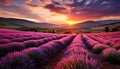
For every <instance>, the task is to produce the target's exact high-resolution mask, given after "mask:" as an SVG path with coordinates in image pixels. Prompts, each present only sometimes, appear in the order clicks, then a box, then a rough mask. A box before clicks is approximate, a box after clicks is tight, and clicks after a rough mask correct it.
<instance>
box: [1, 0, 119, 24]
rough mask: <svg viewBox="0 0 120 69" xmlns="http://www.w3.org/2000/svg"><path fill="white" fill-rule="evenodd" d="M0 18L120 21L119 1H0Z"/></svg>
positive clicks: (53, 21) (56, 22) (44, 20)
mask: <svg viewBox="0 0 120 69" xmlns="http://www.w3.org/2000/svg"><path fill="white" fill-rule="evenodd" d="M0 17H7V18H20V19H27V20H31V21H35V22H49V23H55V24H74V23H79V22H83V21H88V20H107V19H120V0H0Z"/></svg>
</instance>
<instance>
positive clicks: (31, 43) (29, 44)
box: [24, 40, 39, 48]
mask: <svg viewBox="0 0 120 69" xmlns="http://www.w3.org/2000/svg"><path fill="white" fill-rule="evenodd" d="M24 44H25V46H26V47H27V48H29V47H36V46H38V45H39V43H38V41H35V40H28V41H24Z"/></svg>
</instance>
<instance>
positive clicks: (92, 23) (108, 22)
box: [74, 20, 120, 28]
mask: <svg viewBox="0 0 120 69" xmlns="http://www.w3.org/2000/svg"><path fill="white" fill-rule="evenodd" d="M118 23H120V20H102V21H86V22H82V23H78V24H75V25H74V28H91V27H99V26H105V25H106V26H107V25H114V24H118Z"/></svg>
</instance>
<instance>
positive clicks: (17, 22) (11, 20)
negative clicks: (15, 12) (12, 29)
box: [0, 18, 59, 28]
mask: <svg viewBox="0 0 120 69" xmlns="http://www.w3.org/2000/svg"><path fill="white" fill-rule="evenodd" d="M0 22H4V23H9V24H11V25H22V26H27V27H34V28H53V27H58V26H59V25H56V24H50V23H36V22H32V21H28V20H23V19H15V18H0Z"/></svg>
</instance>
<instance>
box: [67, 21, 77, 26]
mask: <svg viewBox="0 0 120 69" xmlns="http://www.w3.org/2000/svg"><path fill="white" fill-rule="evenodd" d="M76 23H78V21H73V20H66V24H68V25H74V24H76Z"/></svg>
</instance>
